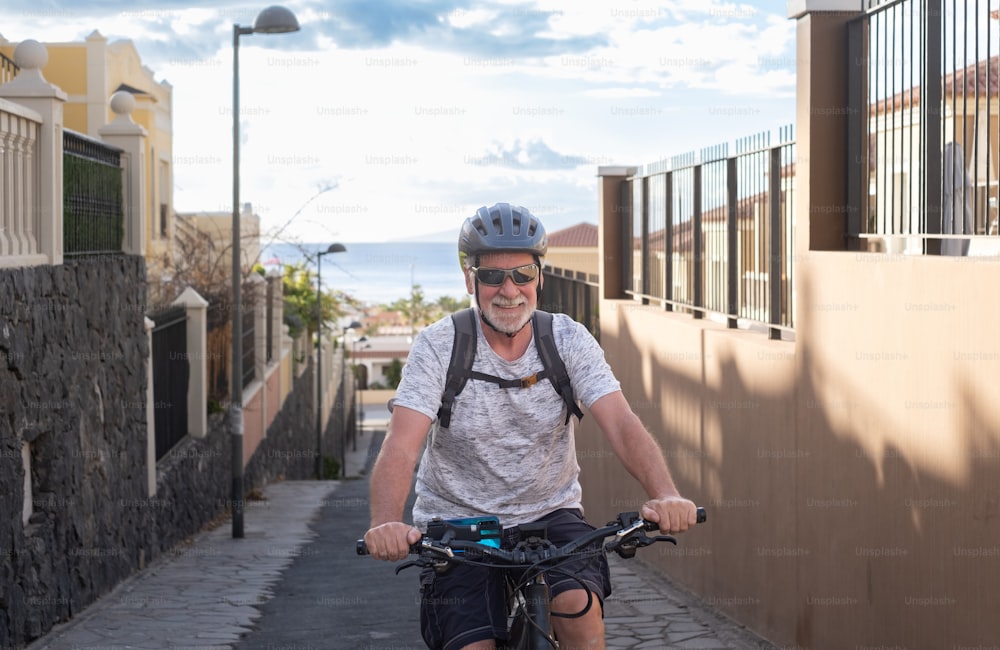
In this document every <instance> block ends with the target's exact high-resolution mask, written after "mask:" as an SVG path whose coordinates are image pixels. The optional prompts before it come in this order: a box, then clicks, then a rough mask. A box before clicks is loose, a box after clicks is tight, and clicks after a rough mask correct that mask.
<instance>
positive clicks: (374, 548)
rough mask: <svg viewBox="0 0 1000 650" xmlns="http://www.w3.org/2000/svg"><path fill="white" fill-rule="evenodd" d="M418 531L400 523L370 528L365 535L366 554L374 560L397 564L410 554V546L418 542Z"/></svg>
mask: <svg viewBox="0 0 1000 650" xmlns="http://www.w3.org/2000/svg"><path fill="white" fill-rule="evenodd" d="M421 537H422V535H421V533H420V531H419V530H417V529H416V528H414V527H413V526H411V525H409V524H404V523H403V522H401V521H390V522H388V523H385V524H382V525H380V526H375V527H374V528H370V529H369V530H368V532H367V533H365V545H366V546H367V547H368V553H369V555H371V556H372V557H373V558H375V559H376V560H387V561H390V562H398V561H399V560H402V559H403V558H405V557H406V556H407V554H408V553H409V552H410V546H411V545H413V544H416V543H417V542H419V541H420V538H421Z"/></svg>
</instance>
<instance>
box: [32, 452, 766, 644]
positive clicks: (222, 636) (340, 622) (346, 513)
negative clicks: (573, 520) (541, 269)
mask: <svg viewBox="0 0 1000 650" xmlns="http://www.w3.org/2000/svg"><path fill="white" fill-rule="evenodd" d="M365 438H367V439H368V440H366V441H365V442H366V443H367V442H368V441H369V440H371V438H376V440H371V442H370V444H371V448H362V449H359V450H358V451H356V452H354V453H353V454H352V457H351V458H350V459H349V463H348V468H349V469H348V473H349V475H354V476H357V477H359V478H363V477H364V474H365V473H366V472H365V470H366V467H367V466H368V464H369V463H370V461H371V456H372V452H371V450H370V449H374V448H375V446H376V444H377V442H378V440H377V437H376V436H365ZM359 447H366V445H359ZM367 483H368V482H367V480H353V481H352V480H347V481H289V482H282V483H275V484H272V485H270V486H268V487H267V488H265V489H264V490H263V494H264V498H263V499H262V500H260V501H248V502H247V505H246V510H245V515H244V529H245V536H244V538H243V539H239V540H234V539H232V537H231V528H230V526H229V525H221V526H219V527H218V528H216V529H214V530H210V531H206V532H203V533H200V534H198V535H196V536H195V537H194V538H193V539H192V540H191V541H190V543H188V544H183V545H181V546H179V547H178V548H176V549H174V550H173V551H172V552H170V553H167V554H165V555H164V556H162V557H161V558H159V559H158V560H157V561H156V562H154V563H152V564H151V565H150V566H149V567H148V568H147V569H145V570H144V571H142V572H140V573H138V574H136V575H134V576H133V577H132V578H130V579H128V580H126V581H125V582H123V583H122V584H121V585H119V586H118V587H117V588H116V589H115V590H113V591H112V592H111V593H109V594H107V595H106V596H104V597H103V598H101V599H100V600H98V601H97V602H96V603H94V604H92V605H91V606H90V607H88V608H87V609H86V610H84V612H83V613H82V614H80V615H79V616H77V617H76V618H74V619H73V620H71V621H69V622H66V623H63V624H61V625H58V626H56V627H55V628H54V629H53V630H52V631H51V632H50V633H49V634H47V635H46V636H44V637H42V638H41V639H38V640H36V641H35V642H34V643H32V644H31V645H29V646H28V648H29V650H84V649H89V650H124V649H126V648H142V649H150V650H152V649H160V648H175V649H181V648H184V649H186V650H209V649H213V650H221V649H223V648H239V649H249V650H257V649H262V650H276V649H279V648H295V649H296V650H318V649H320V648H367V649H369V650H372V649H374V648H394V649H396V650H400V649H403V648H413V649H419V648H423V647H424V645H423V643H422V642H421V640H420V635H419V629H420V626H419V621H418V612H417V602H419V595H418V594H417V585H416V580H415V579H414V576H412V575H408V574H405V573H404V574H403V575H399V576H397V575H395V574H394V572H393V568H394V567H393V566H390V565H389V564H388V563H379V562H374V561H373V560H370V559H368V558H359V557H357V556H356V554H354V553H353V540H354V539H356V537H357V536H359V534H360V533H361V532H363V529H364V527H365V524H366V522H367V512H368V485H367ZM611 567H612V583H613V585H614V590H615V591H614V594H613V595H612V596H611V597H610V598H609V599H608V602H607V607H606V612H605V613H606V622H607V643H608V647H609V648H616V649H618V648H659V649H674V648H676V649H681V648H708V649H715V650H772V649H773V646H772V645H771V644H769V643H767V642H766V641H764V640H763V639H759V638H757V637H755V636H753V635H752V634H750V633H748V632H747V631H746V630H745V629H743V628H741V627H740V626H739V625H737V624H735V623H733V622H732V621H730V620H728V619H726V618H724V617H722V616H720V615H718V614H717V613H716V612H714V611H713V610H712V609H711V608H709V607H706V606H703V605H702V604H701V603H700V601H698V600H697V599H696V598H694V597H692V596H690V595H689V594H686V593H685V592H683V591H681V590H679V589H677V588H675V587H674V586H672V585H671V584H670V582H669V581H668V580H667V579H665V578H664V577H662V576H661V575H660V574H658V573H657V572H656V571H655V570H652V569H649V568H647V567H646V566H645V565H643V564H642V562H641V560H640V559H638V558H636V559H633V560H622V559H620V558H618V557H617V556H612V558H611Z"/></svg>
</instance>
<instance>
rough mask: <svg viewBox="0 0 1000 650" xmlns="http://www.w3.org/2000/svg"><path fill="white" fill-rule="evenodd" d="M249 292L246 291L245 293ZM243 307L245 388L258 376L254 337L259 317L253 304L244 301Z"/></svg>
mask: <svg viewBox="0 0 1000 650" xmlns="http://www.w3.org/2000/svg"><path fill="white" fill-rule="evenodd" d="M246 293H247V292H245V291H244V295H246ZM242 309H243V314H242V316H241V317H242V318H243V388H246V387H247V386H249V385H250V382H252V381H253V380H254V377H255V376H256V371H257V368H256V366H255V364H256V360H257V355H256V354H255V351H254V337H255V336H256V335H257V333H256V331H255V327H256V323H257V319H256V318H255V317H254V308H253V305H252V304H247V303H244V304H243V305H242Z"/></svg>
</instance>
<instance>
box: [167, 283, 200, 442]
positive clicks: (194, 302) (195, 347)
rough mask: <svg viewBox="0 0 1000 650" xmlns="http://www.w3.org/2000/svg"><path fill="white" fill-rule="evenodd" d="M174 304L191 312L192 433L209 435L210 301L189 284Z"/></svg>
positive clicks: (189, 396)
mask: <svg viewBox="0 0 1000 650" xmlns="http://www.w3.org/2000/svg"><path fill="white" fill-rule="evenodd" d="M171 305H175V306H183V307H184V310H185V312H187V325H186V328H187V358H188V373H189V374H188V393H187V416H188V417H187V425H188V435H189V436H192V437H194V438H204V437H205V436H206V435H208V301H207V300H205V299H204V298H202V297H201V296H200V295H198V292H197V291H195V290H194V289H192V288H191V287H188V288H187V289H185V290H184V292H183V293H181V295H179V296H177V299H176V300H174V301H173V302H172V303H171Z"/></svg>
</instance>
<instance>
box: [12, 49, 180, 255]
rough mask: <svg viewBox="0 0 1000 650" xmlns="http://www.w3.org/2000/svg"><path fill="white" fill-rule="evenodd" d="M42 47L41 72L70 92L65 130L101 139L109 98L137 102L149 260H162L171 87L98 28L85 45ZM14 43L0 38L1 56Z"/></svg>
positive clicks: (169, 228)
mask: <svg viewBox="0 0 1000 650" xmlns="http://www.w3.org/2000/svg"><path fill="white" fill-rule="evenodd" d="M43 44H44V45H45V47H46V49H47V50H48V62H47V63H46V64H45V67H44V68H43V69H42V74H43V75H44V76H45V78H46V79H47V80H48V81H49V82H50V83H53V84H55V85H57V86H59V87H60V88H62V89H63V90H64V91H65V92H66V94H67V99H66V104H65V106H64V108H63V123H64V124H63V125H64V127H65V128H67V129H71V130H73V131H76V132H78V133H82V134H84V135H87V136H90V137H92V138H99V137H100V134H99V132H98V131H99V130H100V129H101V128H103V127H104V126H105V125H106V124H108V123H109V122H110V121H111V119H112V118H113V117H114V114H113V113H112V112H111V109H110V108H109V104H108V99H109V98H110V97H111V96H112V95H113V94H115V93H116V92H117V91H120V90H124V91H127V92H129V93H130V94H131V95H132V96H133V97H134V98H135V110H133V111H132V113H131V117H132V119H133V120H134V121H135V122H136V123H137V124H139V125H140V126H141V127H142V128H143V129H145V130H146V143H145V146H146V156H145V164H144V172H145V179H144V187H145V194H146V201H145V202H144V204H145V205H144V208H143V210H144V212H146V215H145V219H146V260H147V262H149V261H150V260H153V259H154V258H158V257H161V256H162V255H164V254H166V253H167V252H168V251H169V250H170V247H171V240H172V238H173V235H174V229H173V218H174V217H173V186H174V179H173V133H172V132H173V128H172V123H173V86H171V85H170V84H169V83H168V82H166V81H157V80H156V79H155V75H154V73H153V71H152V70H150V69H149V68H148V67H146V66H145V65H143V63H142V58H141V57H140V56H139V52H138V51H137V50H136V49H135V45H134V44H133V43H132V41H130V40H118V41H114V42H112V43H108V39H107V38H105V37H104V36H103V35H102V34H101V33H100V32H98V31H96V30H95V31H93V32H91V33H90V35H89V36H87V38H86V39H85V40H84V41H78V42H66V43H49V42H46V43H43ZM16 45H17V43H13V42H9V41H6V40H4V39H3V37H0V52H2V53H3V54H5V55H6V56H8V57H10V56H12V55H13V52H14V47H15V46H16Z"/></svg>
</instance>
